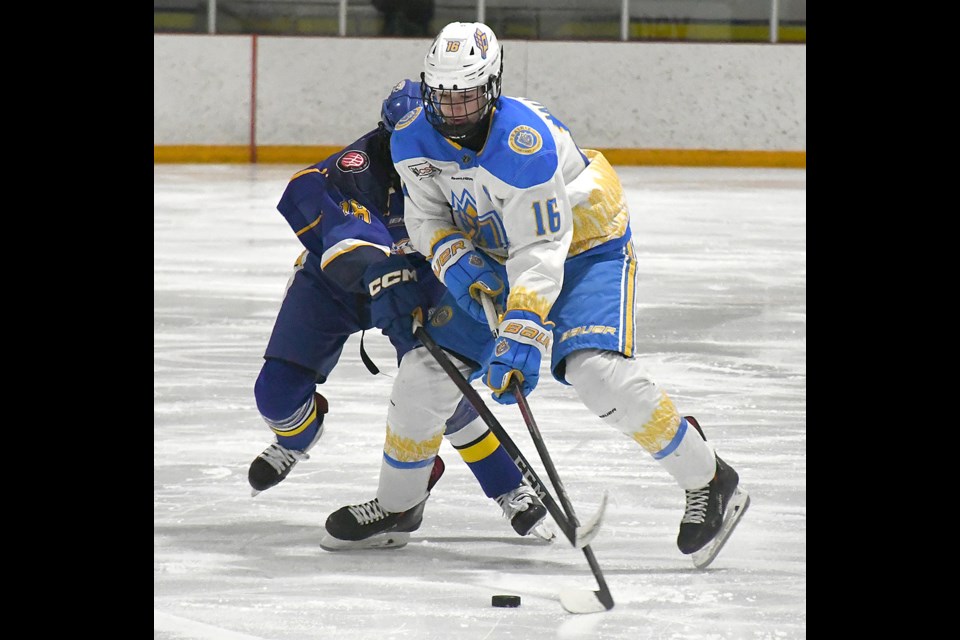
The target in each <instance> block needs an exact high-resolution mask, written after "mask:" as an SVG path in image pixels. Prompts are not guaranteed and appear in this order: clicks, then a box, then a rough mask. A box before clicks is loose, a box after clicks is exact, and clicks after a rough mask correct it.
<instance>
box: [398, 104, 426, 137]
mask: <svg viewBox="0 0 960 640" xmlns="http://www.w3.org/2000/svg"><path fill="white" fill-rule="evenodd" d="M421 111H423V107H417V108H416V109H414V110H413V111H407V113H406V114H405V115H404V116H403V117H402V118H400V120H399V121H398V122H397V124H395V125H394V126H393V130H394V131H398V130H400V129H404V128H406V127H407V126H408V125H409V124H410V123H411V122H413V121H414V120H416V119H417V116H418V115H420V112H421Z"/></svg>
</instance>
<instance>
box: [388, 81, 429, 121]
mask: <svg viewBox="0 0 960 640" xmlns="http://www.w3.org/2000/svg"><path fill="white" fill-rule="evenodd" d="M422 104H423V100H422V98H421V97H420V83H419V82H415V81H413V80H401V81H400V82H398V83H397V85H396V86H395V87H394V88H393V89H392V90H391V91H390V95H388V96H387V99H386V100H384V101H383V106H382V107H381V108H380V121H381V122H383V128H384V129H386V130H387V133H393V128H394V127H395V126H396V125H397V122H398V121H399V120H400V118H402V117H403V116H405V115H407V112H409V111H413V110H414V109H416V108H417V107H419V106H420V105H422Z"/></svg>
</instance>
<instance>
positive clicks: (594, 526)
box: [573, 491, 607, 549]
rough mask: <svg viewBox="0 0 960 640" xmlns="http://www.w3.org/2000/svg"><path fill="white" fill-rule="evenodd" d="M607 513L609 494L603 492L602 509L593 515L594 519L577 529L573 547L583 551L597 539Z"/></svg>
mask: <svg viewBox="0 0 960 640" xmlns="http://www.w3.org/2000/svg"><path fill="white" fill-rule="evenodd" d="M606 511H607V492H606V491H604V492H603V497H602V498H601V499H600V508H599V509H598V510H597V512H596V513H595V514H594V515H593V517H592V518H590V519H589V520H587V521H586V522H584V523H583V524H581V525H580V526H579V527H577V531H576V536H575V537H574V540H575V541H574V543H573V546H574V548H575V549H583V548H584V547H585V546H587V545H588V544H590V542H591V541H592V540H593V539H594V538H596V537H597V534H598V533H600V525H601V524H602V522H603V515H604V514H605V513H606Z"/></svg>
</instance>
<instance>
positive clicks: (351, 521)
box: [320, 456, 445, 551]
mask: <svg viewBox="0 0 960 640" xmlns="http://www.w3.org/2000/svg"><path fill="white" fill-rule="evenodd" d="M444 469H445V465H444V463H443V460H442V459H441V458H440V456H437V457H436V460H434V463H433V469H432V470H431V472H430V479H429V481H428V482H427V492H429V491H430V490H431V489H433V487H434V485H435V484H437V481H438V480H439V479H440V476H442V475H443V470H444ZM427 499H429V495H428V496H427V498H425V499H424V500H423V501H422V502H420V503H419V504H417V505H416V506H413V507H411V508H409V509H407V510H406V511H401V512H399V513H391V512H389V511H384V510H383V508H382V507H381V506H380V502H379V501H378V500H377V499H376V498H374V499H373V500H370V501H369V502H364V503H363V504H356V505H350V506H346V507H340V508H339V509H337V510H336V511H334V512H333V513H331V514H330V515H329V516H327V522H326V524H325V525H324V528H325V529H326V534H325V535H324V536H323V538H322V539H321V540H320V547H321V548H322V549H326V550H327V551H344V550H352V549H392V548H397V547H403V546H405V545H406V544H407V543H408V542H409V541H410V532H412V531H416V530H417V529H419V528H420V524H421V523H422V522H423V508H424V506H426V504H427Z"/></svg>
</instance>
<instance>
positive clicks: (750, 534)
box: [154, 164, 807, 640]
mask: <svg viewBox="0 0 960 640" xmlns="http://www.w3.org/2000/svg"><path fill="white" fill-rule="evenodd" d="M300 168H302V167H299V166H289V165H162V164H161V165H155V168H154V176H155V178H154V185H155V196H154V197H155V200H154V327H155V332H154V611H155V613H154V638H157V639H164V640H185V639H197V640H207V639H223V640H294V639H296V640H303V639H328V638H329V639H331V640H341V639H346V640H388V639H399V638H404V639H405V638H411V639H416V640H432V639H436V640H450V639H454V640H459V639H464V640H481V639H482V640H498V639H511V640H512V639H516V640H540V639H554V638H559V639H574V638H583V639H587V638H590V639H593V638H597V639H603V640H619V639H626V638H630V639H631V640H638V639H653V638H656V639H691V640H693V639H698V640H699V639H710V640H713V639H741V638H744V639H751V640H759V639H768V638H769V639H775V640H780V639H784V640H785V639H794V638H805V637H806V574H807V572H806V171H804V170H793V169H725V168H716V169H707V168H665V167H618V171H619V173H620V176H621V178H622V180H623V183H624V186H625V188H626V189H627V195H628V202H629V205H630V208H631V212H632V216H633V230H634V242H635V245H636V248H637V252H638V256H639V268H640V272H641V277H640V288H639V292H638V304H637V312H638V329H639V336H638V351H639V353H640V356H639V357H641V358H642V359H643V361H644V363H645V365H646V366H647V368H648V369H649V370H650V372H651V373H652V374H653V377H654V378H655V379H656V380H657V381H658V383H659V384H660V385H661V386H663V387H664V388H665V389H666V390H667V391H668V393H670V394H671V396H672V397H673V399H674V401H675V402H676V403H677V406H678V408H679V409H680V411H681V412H683V413H685V414H692V415H695V416H697V418H698V419H699V421H700V423H701V425H703V427H704V429H705V431H706V434H707V437H708V438H709V439H710V441H711V442H712V443H713V444H714V445H715V446H716V448H717V451H718V453H720V455H721V456H722V457H723V458H724V459H725V460H726V461H727V462H729V463H730V464H732V465H733V466H734V467H735V468H736V469H737V470H738V471H739V473H740V476H741V482H742V486H743V487H744V488H746V489H747V490H748V491H749V492H750V494H751V496H752V504H751V507H750V510H749V512H748V513H747V514H746V515H745V516H744V519H743V521H742V523H741V524H740V527H739V528H738V529H737V531H736V532H735V533H734V535H733V537H731V539H730V541H729V542H728V543H727V545H726V547H725V548H724V550H723V551H722V552H721V554H720V556H719V557H718V558H717V559H716V560H715V561H714V563H713V564H712V565H711V566H710V567H709V568H708V569H706V570H704V571H699V570H696V569H694V568H693V565H692V562H691V560H690V558H689V557H687V556H683V555H682V554H680V552H679V551H678V550H677V548H676V543H675V540H676V534H677V528H678V525H679V522H680V517H681V515H682V512H683V501H684V500H683V491H682V490H681V489H679V488H678V487H677V486H676V485H675V483H674V482H673V480H672V479H671V478H670V476H669V475H668V474H667V473H666V472H665V471H664V470H663V469H662V468H661V467H660V466H659V465H658V464H657V463H656V462H654V461H653V460H652V459H651V458H650V456H649V455H648V454H647V453H646V452H644V451H643V450H642V449H641V448H640V447H639V446H638V445H637V444H635V443H634V442H633V441H631V440H629V439H627V438H625V437H624V436H622V435H620V434H619V432H616V431H614V430H612V429H610V428H609V427H606V426H604V425H603V424H601V423H600V421H599V419H597V418H595V417H593V416H592V415H590V413H589V412H588V411H587V410H586V409H585V408H584V407H583V406H582V405H581V404H580V403H579V401H578V400H577V398H576V394H575V392H574V391H573V389H572V388H571V387H568V386H564V385H561V384H559V383H557V382H556V381H554V380H553V379H552V378H551V377H550V376H549V374H548V373H547V371H546V363H544V366H545V368H544V371H543V372H542V374H541V379H540V380H541V382H540V385H539V386H538V388H537V389H536V391H535V392H534V394H532V395H531V396H530V397H529V401H530V406H531V409H532V411H533V412H534V416H535V418H536V420H537V424H538V426H539V428H540V430H541V432H542V433H543V437H544V439H545V441H546V444H547V447H548V449H549V451H550V455H551V457H552V458H553V461H554V462H555V464H556V466H557V469H558V471H559V473H560V476H561V478H562V479H563V482H564V485H565V487H566V490H567V492H568V494H569V496H570V499H571V501H572V503H573V505H574V507H575V508H576V510H577V514H578V516H580V517H581V518H583V517H587V516H589V514H591V513H593V512H594V511H595V510H596V508H597V507H598V506H599V501H600V496H601V494H602V492H603V491H604V490H607V491H609V493H610V504H609V507H608V509H607V514H606V518H605V520H604V525H603V529H602V530H601V532H600V534H599V535H598V536H597V538H596V539H595V540H594V541H593V543H592V544H591V548H592V549H593V551H594V553H595V554H596V557H597V560H598V562H599V564H600V566H601V568H602V569H603V573H604V577H605V579H606V581H607V583H608V584H609V586H610V589H611V591H612V593H613V597H614V599H615V601H616V606H615V607H614V609H612V610H611V611H609V612H604V613H596V614H589V615H581V616H576V615H571V614H568V613H566V612H565V611H564V610H563V609H562V607H561V606H560V603H559V600H558V593H559V591H560V590H562V589H569V588H583V589H596V588H597V586H596V582H595V580H594V578H593V576H592V574H591V573H590V570H589V567H588V566H587V563H586V560H585V558H584V555H583V553H582V552H581V551H578V550H576V549H573V548H571V547H570V546H569V545H568V544H566V543H565V542H564V541H563V540H562V539H558V540H557V542H555V543H554V544H552V545H548V544H542V543H539V542H538V541H536V540H534V539H526V538H520V537H518V536H517V535H516V534H514V532H513V530H512V529H511V528H510V525H509V523H508V522H507V521H506V520H504V519H503V518H502V516H501V515H500V510H499V507H497V505H496V503H495V502H494V501H492V500H490V499H488V498H486V497H485V496H484V495H483V494H482V492H481V490H480V489H479V487H478V485H477V484H476V481H475V479H474V477H473V475H472V474H471V473H470V471H469V470H468V469H467V467H466V465H465V464H464V463H463V462H462V460H460V459H459V456H458V455H457V453H456V452H455V451H454V449H453V448H452V447H451V446H450V445H449V444H448V443H446V442H445V443H444V444H443V446H442V448H441V452H440V453H441V455H442V456H443V457H444V459H445V460H446V462H447V471H446V474H445V475H444V477H443V478H442V479H441V480H440V482H439V484H438V485H437V487H436V488H435V489H434V492H433V495H432V496H431V498H430V501H429V502H428V503H427V507H426V512H425V518H424V523H423V526H422V527H421V529H420V530H419V531H417V532H415V533H414V534H413V537H412V540H411V542H410V544H409V545H408V546H406V547H404V548H402V549H394V550H378V551H365V552H349V553H347V552H340V553H330V552H326V551H323V550H322V549H320V547H319V546H318V542H319V540H320V537H321V535H322V526H323V521H324V520H325V519H326V517H327V515H328V514H329V513H330V512H331V511H333V510H335V509H337V508H338V507H340V506H342V505H344V504H355V503H359V502H364V501H366V500H368V499H370V498H372V497H373V495H374V491H375V488H376V483H377V477H378V472H379V465H380V458H381V451H382V450H381V447H382V445H383V438H384V419H385V415H386V398H387V397H388V395H389V390H390V385H391V381H392V380H391V377H390V376H391V375H392V374H393V373H394V372H395V371H396V363H395V360H394V357H393V355H392V353H391V349H390V345H389V343H388V342H387V340H386V339H385V338H383V337H382V336H381V335H380V334H379V332H377V331H374V332H370V333H367V335H366V337H365V339H364V346H365V347H366V349H367V351H368V352H369V353H370V355H371V357H372V358H373V360H374V361H375V362H376V363H377V365H378V366H379V367H380V369H381V370H382V371H383V373H381V375H378V376H373V375H371V374H370V373H369V372H368V371H367V370H366V368H365V367H364V366H363V364H362V363H361V361H360V357H359V340H358V337H356V336H355V337H354V338H351V340H349V341H348V343H347V345H346V347H345V348H344V352H343V357H342V360H341V362H340V365H339V366H338V368H337V369H336V370H335V371H334V373H333V375H332V376H331V378H330V380H329V381H328V382H327V383H326V384H324V385H323V386H322V387H321V388H320V391H322V393H323V394H324V395H325V396H326V397H327V398H328V399H329V400H330V413H329V414H328V416H327V418H326V422H325V424H326V429H327V431H326V433H325V434H324V436H323V439H322V440H321V441H320V443H319V444H318V445H317V447H316V448H315V449H313V451H312V452H311V459H310V460H308V461H305V462H301V463H300V464H299V465H298V467H297V468H296V469H295V470H294V472H293V473H292V474H291V476H290V477H289V478H288V479H287V480H286V481H285V482H283V483H282V484H281V485H279V486H277V487H275V488H273V489H270V490H268V491H266V492H264V493H262V494H260V495H259V496H257V497H255V498H252V497H250V488H249V486H248V485H247V480H246V474H247V467H248V466H249V464H250V461H251V460H252V459H253V458H254V457H255V456H256V455H257V454H258V453H259V452H260V451H262V450H263V448H264V447H265V446H266V445H267V444H268V443H269V442H270V440H271V434H270V431H269V430H268V429H267V427H266V425H265V424H264V423H263V421H262V420H261V419H260V417H259V415H258V413H257V410H256V405H255V402H254V398H253V383H254V380H255V379H256V376H257V373H258V372H259V369H260V365H261V362H262V359H261V356H262V353H263V349H264V347H265V346H266V342H267V338H268V336H269V333H270V330H271V328H272V326H273V318H274V314H275V313H276V311H277V309H278V308H279V304H280V299H281V296H282V294H283V290H284V286H285V285H286V281H287V278H288V276H289V275H290V269H291V267H292V265H293V261H294V260H295V259H296V257H297V256H298V255H299V253H300V251H301V246H300V244H299V242H298V241H297V240H296V238H295V237H294V235H293V234H292V232H291V231H290V229H289V228H288V227H287V225H286V223H285V221H284V220H283V218H282V216H281V215H280V214H279V213H278V212H277V211H276V203H277V201H278V199H279V197H280V194H281V193H282V191H283V188H284V186H285V185H286V181H287V179H288V178H289V177H290V176H291V175H292V174H293V173H294V172H295V171H296V170H298V169H300ZM477 389H478V390H480V391H481V395H482V396H483V397H484V398H485V399H488V398H489V394H488V393H487V392H486V391H485V390H484V387H482V386H481V385H480V384H479V383H477ZM488 406H490V408H491V409H492V411H493V412H494V414H495V415H496V416H497V418H498V419H499V420H500V422H501V423H502V424H503V425H504V427H505V428H507V429H508V430H509V431H510V433H511V434H512V436H513V439H514V440H515V441H516V443H517V445H518V446H519V447H520V448H521V450H522V451H523V452H524V455H525V456H526V458H527V459H528V460H529V461H530V462H531V463H532V464H533V465H534V466H535V467H536V469H537V473H538V475H540V476H541V478H542V479H544V480H546V479H547V473H546V471H545V469H543V467H542V465H541V464H540V460H539V458H538V456H537V452H536V449H535V448H534V446H533V444H532V442H531V440H530V438H529V435H528V434H527V431H526V428H525V426H524V423H523V420H522V418H521V416H520V414H519V411H518V409H517V408H516V406H501V405H498V404H497V403H495V402H493V401H492V400H488ZM494 594H516V595H520V596H522V598H523V604H522V606H520V607H519V608H517V609H502V608H493V607H491V606H490V598H491V596H492V595H494Z"/></svg>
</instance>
